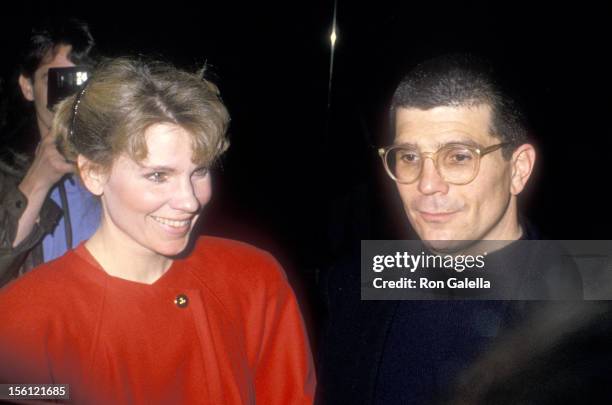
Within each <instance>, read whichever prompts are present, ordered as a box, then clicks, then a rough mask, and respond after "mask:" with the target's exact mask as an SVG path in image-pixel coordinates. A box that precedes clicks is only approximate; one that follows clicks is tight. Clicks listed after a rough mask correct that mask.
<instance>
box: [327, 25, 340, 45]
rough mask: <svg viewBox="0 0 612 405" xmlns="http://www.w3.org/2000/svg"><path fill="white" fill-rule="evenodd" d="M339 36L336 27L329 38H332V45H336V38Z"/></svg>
mask: <svg viewBox="0 0 612 405" xmlns="http://www.w3.org/2000/svg"><path fill="white" fill-rule="evenodd" d="M337 38H338V37H337V36H336V29H335V28H334V29H333V31H332V33H331V36H330V37H329V39H330V40H331V45H332V46H334V44H335V43H336V39H337Z"/></svg>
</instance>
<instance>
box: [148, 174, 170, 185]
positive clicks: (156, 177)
mask: <svg viewBox="0 0 612 405" xmlns="http://www.w3.org/2000/svg"><path fill="white" fill-rule="evenodd" d="M167 177H168V176H167V175H166V173H163V172H153V173H150V174H148V175H147V179H149V180H151V181H152V182H154V183H163V182H164V181H166V179H167Z"/></svg>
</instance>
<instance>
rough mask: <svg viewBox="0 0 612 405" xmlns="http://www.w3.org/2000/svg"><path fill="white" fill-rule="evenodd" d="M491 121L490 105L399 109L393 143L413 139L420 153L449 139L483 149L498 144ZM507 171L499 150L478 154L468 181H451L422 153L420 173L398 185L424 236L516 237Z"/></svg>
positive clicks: (441, 238)
mask: <svg viewBox="0 0 612 405" xmlns="http://www.w3.org/2000/svg"><path fill="white" fill-rule="evenodd" d="M490 123H491V109H490V107H489V106H486V105H481V106H473V107H436V108H432V109H430V110H419V109H413V108H409V109H404V108H400V109H398V111H397V113H396V128H395V129H396V132H395V133H396V137H395V144H402V143H410V144H413V145H414V146H416V147H417V148H418V149H419V151H420V152H421V153H422V152H435V151H437V150H438V149H439V148H440V147H441V146H443V145H445V144H448V143H466V142H467V143H476V144H478V145H480V146H481V147H483V148H484V147H487V146H491V145H495V144H498V143H500V140H499V139H497V138H494V137H493V136H491V135H490V131H489V128H490ZM511 172H512V170H511V164H510V162H509V161H506V160H505V159H504V158H503V157H502V152H501V150H497V151H495V152H492V153H490V154H487V155H485V156H483V157H482V158H481V161H480V170H479V172H478V175H477V176H476V178H475V179H474V180H473V181H472V182H470V183H468V184H465V185H454V184H449V183H448V182H446V181H444V179H442V178H441V177H440V174H439V173H438V172H437V170H436V168H435V166H434V163H433V161H432V159H428V158H426V159H424V162H423V170H422V172H421V175H420V177H419V178H418V179H417V180H416V181H414V182H413V183H410V184H400V183H397V187H398V190H399V193H400V196H401V199H402V201H403V205H404V209H405V211H406V214H407V216H408V219H409V220H410V223H411V224H412V226H413V228H414V229H415V231H416V232H417V233H418V235H419V237H420V238H421V239H422V240H429V241H450V240H483V239H488V240H509V239H516V237H517V235H514V234H512V233H514V232H516V229H517V226H518V225H517V216H516V201H515V199H514V198H512V192H511ZM518 229H520V228H518ZM439 243H440V244H443V242H439ZM433 245H435V244H433ZM452 246H454V245H453V244H451V245H449V247H452ZM439 248H441V249H442V248H444V246H440V247H439Z"/></svg>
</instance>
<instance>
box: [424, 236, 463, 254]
mask: <svg viewBox="0 0 612 405" xmlns="http://www.w3.org/2000/svg"><path fill="white" fill-rule="evenodd" d="M473 243H474V241H472V240H456V239H455V240H452V239H450V238H444V239H433V238H432V239H423V244H425V246H427V248H428V249H430V250H431V251H433V252H440V253H458V252H461V251H463V250H465V249H467V248H469V247H470V245H472V244H473Z"/></svg>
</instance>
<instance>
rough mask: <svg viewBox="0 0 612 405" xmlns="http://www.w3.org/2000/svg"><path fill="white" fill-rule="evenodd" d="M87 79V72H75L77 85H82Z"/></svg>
mask: <svg viewBox="0 0 612 405" xmlns="http://www.w3.org/2000/svg"><path fill="white" fill-rule="evenodd" d="M86 81H87V72H77V74H76V84H77V86H80V85H82V84H83V83H85V82H86Z"/></svg>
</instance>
